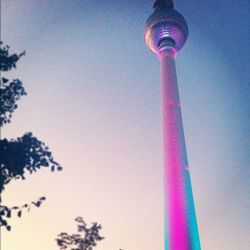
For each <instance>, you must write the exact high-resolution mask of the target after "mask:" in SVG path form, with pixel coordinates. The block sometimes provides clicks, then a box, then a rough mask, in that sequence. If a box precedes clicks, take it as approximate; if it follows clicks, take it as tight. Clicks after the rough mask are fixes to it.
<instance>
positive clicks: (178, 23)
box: [144, 0, 201, 250]
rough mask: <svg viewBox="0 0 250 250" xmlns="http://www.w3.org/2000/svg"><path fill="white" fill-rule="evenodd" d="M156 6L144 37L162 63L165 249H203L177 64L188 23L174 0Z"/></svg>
mask: <svg viewBox="0 0 250 250" xmlns="http://www.w3.org/2000/svg"><path fill="white" fill-rule="evenodd" d="M153 8H154V12H153V14H152V15H151V16H150V17H149V18H148V19H147V21H146V24H145V30H144V36H145V37H144V38H145V42H146V44H147V46H148V47H149V48H150V49H151V50H152V51H153V52H154V53H155V54H157V56H158V58H159V60H160V65H161V91H162V120H163V145H164V202H165V204H164V205H165V212H164V227H165V228H164V234H165V235H164V241H165V243H164V250H200V249H201V248H200V240H199V233H198V227H197V221H196V215H195V208H194V201H193V194H192V187H191V180H190V173H189V167H188V159H187V153H186V146H185V139H184V131H183V124H182V116H181V106H180V99H179V93H178V85H177V77H176V68H175V58H176V54H177V52H178V51H179V50H180V49H181V48H182V47H183V46H184V44H185V42H186V40H187V37H188V26H187V23H186V21H185V19H184V17H183V16H182V15H181V14H180V13H179V12H178V11H176V10H175V9H174V5H173V2H172V0H156V1H155V3H154V6H153Z"/></svg>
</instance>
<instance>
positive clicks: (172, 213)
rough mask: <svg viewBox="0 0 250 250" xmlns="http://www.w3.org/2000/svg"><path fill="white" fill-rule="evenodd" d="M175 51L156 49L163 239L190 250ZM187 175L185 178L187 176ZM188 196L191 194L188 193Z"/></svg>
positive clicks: (180, 249) (171, 245) (173, 249)
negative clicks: (159, 103)
mask: <svg viewBox="0 0 250 250" xmlns="http://www.w3.org/2000/svg"><path fill="white" fill-rule="evenodd" d="M175 56H176V50H175V48H174V47H172V46H169V45H167V46H164V47H162V48H161V49H160V50H159V60H160V62H161V84H162V86H161V87H162V121H163V144H164V146H163V152H164V200H165V223H166V231H165V241H166V242H167V244H168V247H169V248H166V249H170V250H191V249H193V248H192V247H191V245H190V243H191V242H190V239H189V234H190V232H189V221H188V217H187V215H188V213H190V211H188V210H189V208H188V200H187V187H186V185H189V184H188V182H187V181H186V179H187V177H188V176H189V171H188V162H187V154H186V148H185V139H184V132H183V125H182V116H181V107H180V99H179V92H178V85H177V77H176V68H175ZM188 178H189V177H188ZM191 195H192V194H191Z"/></svg>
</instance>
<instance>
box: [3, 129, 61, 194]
mask: <svg viewBox="0 0 250 250" xmlns="http://www.w3.org/2000/svg"><path fill="white" fill-rule="evenodd" d="M42 167H50V168H52V167H53V168H56V169H57V170H61V166H60V165H59V164H58V163H57V162H55V161H54V159H53V157H52V153H51V152H50V151H49V149H48V147H46V146H45V144H44V143H43V142H41V141H39V140H38V139H37V138H36V137H34V136H33V135H32V133H26V134H24V135H23V136H22V137H19V138H17V139H16V140H9V141H8V140H7V139H3V140H0V192H2V191H3V190H4V186H5V185H6V184H8V183H9V182H10V181H11V180H13V179H25V173H27V172H28V173H30V174H32V173H33V172H36V171H37V170H39V169H41V168H42Z"/></svg>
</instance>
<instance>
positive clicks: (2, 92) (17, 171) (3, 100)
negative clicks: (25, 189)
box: [0, 42, 62, 230]
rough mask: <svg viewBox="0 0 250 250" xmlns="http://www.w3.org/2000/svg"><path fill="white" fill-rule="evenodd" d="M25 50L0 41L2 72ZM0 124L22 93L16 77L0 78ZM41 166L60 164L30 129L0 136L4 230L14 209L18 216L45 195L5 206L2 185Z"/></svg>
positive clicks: (0, 218) (0, 216)
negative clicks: (19, 134)
mask: <svg viewBox="0 0 250 250" xmlns="http://www.w3.org/2000/svg"><path fill="white" fill-rule="evenodd" d="M24 54H25V52H23V53H21V54H19V55H17V54H10V53H9V47H8V46H4V45H3V43H2V42H0V72H1V73H2V72H5V71H8V70H11V69H12V68H15V67H16V63H17V61H18V60H19V59H20V57H22V56H23V55H24ZM0 81H1V85H0V128H1V127H2V126H3V125H4V124H6V123H9V122H10V119H11V117H12V113H13V112H14V110H15V109H16V108H17V104H16V102H17V101H18V100H19V99H20V98H21V96H23V95H26V92H25V89H24V87H23V84H22V82H21V81H20V80H19V79H14V80H9V79H7V78H4V77H1V78H0ZM42 167H49V168H50V169H51V171H55V170H61V169H62V168H61V166H60V165H59V164H58V163H57V162H56V161H54V159H53V156H52V153H51V152H50V151H49V149H48V147H46V146H45V144H44V143H43V142H41V141H40V140H38V139H37V138H36V137H35V136H33V135H32V133H26V134H24V135H23V136H22V137H19V138H17V139H16V140H13V139H12V140H7V139H2V138H0V202H1V203H0V227H1V226H4V227H5V228H6V229H7V230H10V229H11V227H10V225H9V224H8V222H7V220H8V218H10V217H11V215H12V214H13V213H15V214H16V215H17V216H18V217H21V215H22V211H23V210H24V209H26V210H27V211H29V210H30V207H31V205H33V206H36V207H40V205H41V204H42V202H43V201H44V200H45V197H41V198H39V199H38V200H37V201H33V202H31V203H29V204H24V205H23V206H21V207H17V206H15V207H8V206H5V205H3V204H2V200H1V193H2V192H3V191H4V188H5V185H7V184H8V183H9V182H10V181H11V180H14V179H25V175H26V174H27V173H28V174H32V173H34V172H36V171H37V170H39V169H41V168H42Z"/></svg>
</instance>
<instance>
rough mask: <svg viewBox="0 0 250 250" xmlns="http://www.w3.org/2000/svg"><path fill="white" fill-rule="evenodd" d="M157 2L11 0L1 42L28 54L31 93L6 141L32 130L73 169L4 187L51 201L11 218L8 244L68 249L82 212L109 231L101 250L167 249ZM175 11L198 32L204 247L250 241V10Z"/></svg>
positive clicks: (197, 169)
mask: <svg viewBox="0 0 250 250" xmlns="http://www.w3.org/2000/svg"><path fill="white" fill-rule="evenodd" d="M152 4H153V1H121V0H116V1H109V0H105V1H104V0H103V1H95V0H91V1H90V0H86V1H84V0H81V1H80V0H72V1H66V0H61V1H59V0H53V1H52V0H51V1H49V0H44V1H34V0H33V1H32V0H21V1H20V0H19V1H17V0H13V1H7V0H2V5H1V14H2V15H1V39H2V40H3V41H4V42H5V43H7V44H8V45H10V46H11V49H12V51H13V52H18V51H22V50H26V52H27V54H26V56H25V57H24V58H22V59H21V61H20V62H19V64H18V68H17V69H16V70H14V71H13V72H11V76H13V77H18V78H20V79H21V80H22V81H23V82H24V84H25V87H26V90H27V92H28V96H26V97H24V98H23V99H22V100H21V101H20V103H19V108H18V110H17V111H16V112H15V114H14V117H13V120H12V122H11V124H9V125H6V126H5V127H4V128H3V136H4V137H7V138H15V137H17V136H20V135H22V134H23V133H24V132H26V131H32V132H33V133H34V135H36V136H37V137H38V138H40V139H41V140H43V141H45V142H46V144H47V145H48V146H49V147H50V148H51V150H52V151H53V153H54V156H55V158H56V159H57V161H59V162H60V163H61V164H62V165H63V167H64V171H63V172H61V173H56V174H50V173H49V171H48V170H44V171H41V172H40V173H37V174H36V175H33V176H30V177H28V178H27V180H26V181H16V182H13V183H11V184H10V185H9V187H8V188H7V189H6V192H5V193H4V200H5V201H6V202H7V203H8V204H10V205H11V204H13V205H16V204H17V205H18V204H23V203H25V202H26V201H31V200H34V199H36V197H39V196H41V195H46V196H47V198H48V200H47V201H46V203H45V204H44V205H43V206H42V207H41V208H39V209H33V210H32V211H31V212H30V213H28V214H26V215H24V216H23V218H22V219H13V222H12V223H13V230H12V231H11V232H10V233H9V232H3V235H2V238H3V240H2V248H3V250H12V249H14V246H17V245H18V246H19V250H31V249H37V250H40V249H41V250H42V249H51V250H52V249H57V248H56V245H55V242H54V239H55V237H56V235H57V234H58V233H59V232H61V231H68V232H74V226H75V225H74V222H73V219H74V218H75V217H76V216H78V215H80V216H83V218H85V219H86V221H88V222H89V223H91V222H94V221H97V222H99V223H101V224H102V225H103V231H102V232H103V233H102V234H103V235H104V236H105V238H106V239H105V240H104V241H103V242H101V243H100V244H99V245H98V247H97V249H100V250H111V249H118V248H119V247H120V248H123V249H126V250H135V249H139V250H158V249H159V250H160V249H163V190H162V172H161V171H162V170H161V166H162V147H161V145H162V144H161V113H160V103H161V101H160V68H159V62H158V60H157V58H156V56H155V55H154V54H152V53H151V52H150V51H149V50H148V49H147V48H146V46H145V44H144V41H143V26H144V22H145V20H146V18H147V17H148V16H149V15H150V14H151V13H152ZM175 7H176V9H177V10H179V11H180V12H181V13H182V14H183V15H184V16H185V18H186V20H187V23H188V25H189V30H190V34H189V39H188V41H187V43H186V45H185V46H184V48H183V49H182V50H181V51H180V52H179V53H178V55H177V61H176V63H177V73H178V82H179V89H180V97H181V102H182V112H183V122H184V129H185V137H186V144H187V152H188V157H189V163H190V169H191V177H192V185H193V191H194V199H195V206H196V211H197V219H198V225H199V231H200V238H201V245H202V249H203V250H211V249H214V250H217V249H218V250H235V249H248V248H249V247H250V240H249V237H248V234H249V227H250V220H249V209H250V200H249V189H250V186H249V177H250V171H249V168H250V153H249V146H250V140H249V139H250V129H249V126H250V109H249V103H250V86H249V68H250V62H249V54H250V49H249V46H248V44H249V16H250V15H249V8H250V4H249V3H248V1H246V0H244V1H215V0H211V1H181V0H179V1H175ZM38 243H39V244H38Z"/></svg>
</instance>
